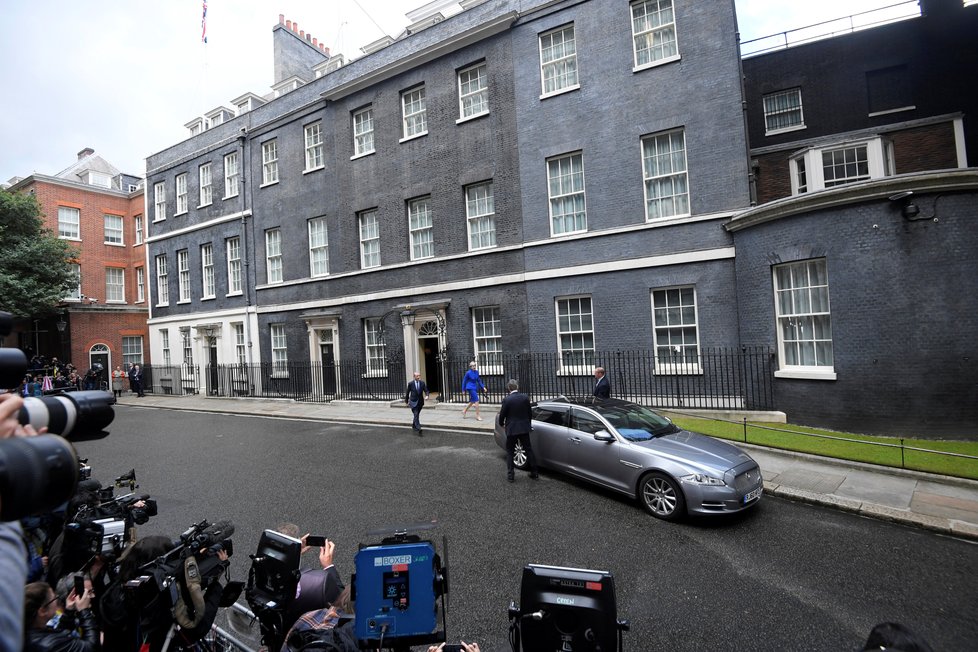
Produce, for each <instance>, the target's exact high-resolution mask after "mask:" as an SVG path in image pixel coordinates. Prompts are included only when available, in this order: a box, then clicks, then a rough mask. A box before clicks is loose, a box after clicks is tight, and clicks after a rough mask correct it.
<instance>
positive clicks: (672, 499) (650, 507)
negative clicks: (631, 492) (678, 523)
mask: <svg viewBox="0 0 978 652" xmlns="http://www.w3.org/2000/svg"><path fill="white" fill-rule="evenodd" d="M638 499H639V500H640V501H642V506H643V507H644V508H645V509H646V511H648V513H649V514H651V515H652V516H655V517H656V518H661V519H664V520H667V521H675V520H678V519H680V518H682V517H683V516H685V515H686V499H685V498H684V497H683V492H682V490H681V489H680V488H679V484H678V483H677V482H676V481H675V480H673V479H672V478H670V477H669V476H667V475H665V474H662V473H649V474H648V475H646V476H644V477H643V478H642V480H641V481H640V482H639V483H638Z"/></svg>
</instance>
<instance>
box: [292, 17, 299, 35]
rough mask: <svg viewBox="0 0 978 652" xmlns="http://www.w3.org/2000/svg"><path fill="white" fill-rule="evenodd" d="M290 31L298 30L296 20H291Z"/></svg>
mask: <svg viewBox="0 0 978 652" xmlns="http://www.w3.org/2000/svg"><path fill="white" fill-rule="evenodd" d="M292 31H293V32H298V31H299V23H298V22H296V21H294V20H293V21H292Z"/></svg>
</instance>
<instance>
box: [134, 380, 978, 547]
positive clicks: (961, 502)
mask: <svg viewBox="0 0 978 652" xmlns="http://www.w3.org/2000/svg"><path fill="white" fill-rule="evenodd" d="M119 405H124V406H128V405H134V406H140V407H152V408H165V409H172V410H191V411H198V412H213V413H217V414H237V415H242V414H247V415H252V416H267V417H277V418H289V419H310V420H314V421H330V422H340V423H343V422H347V423H370V424H375V425H392V426H403V427H405V428H409V427H410V426H411V411H410V410H409V409H408V408H407V406H402V405H400V404H388V403H384V402H373V401H334V402H332V403H301V402H294V401H291V400H288V399H280V400H264V399H251V398H249V399H233V398H211V397H204V396H199V395H194V396H154V395H147V396H146V397H144V398H138V397H136V396H135V395H125V396H123V397H122V398H121V399H119ZM497 410H498V408H497V407H496V406H492V405H487V406H484V407H483V410H482V421H477V420H476V419H475V415H474V414H472V413H471V412H472V411H471V410H470V414H469V415H468V418H466V419H463V418H462V406H461V405H459V404H451V403H437V404H434V405H432V404H431V403H429V404H428V405H426V406H425V408H424V410H423V411H422V412H421V422H422V425H423V426H424V427H425V429H429V430H431V429H438V430H452V431H467V432H475V433H481V434H486V435H489V434H491V433H492V429H493V423H494V421H495V417H496V412H497ZM737 445H738V446H740V447H741V448H743V449H745V450H746V451H747V452H748V453H749V454H750V455H751V456H752V457H753V458H754V459H755V460H757V463H758V464H759V465H760V467H761V472H762V473H763V475H764V478H765V480H764V491H765V492H766V493H768V494H772V495H775V496H782V497H784V498H788V499H790V500H799V501H803V502H808V503H814V504H818V505H826V506H829V507H834V508H837V509H841V510H845V511H849V512H855V513H858V514H862V515H864V516H869V517H872V518H879V519H882V520H886V521H894V522H898V523H905V524H908V525H915V526H917V527H922V528H926V529H929V530H935V531H937V532H942V533H945V534H950V535H953V536H958V537H962V538H967V539H972V540H975V541H978V482H976V481H973V480H964V479H959V478H951V477H947V476H941V475H933V474H930V473H920V472H917V471H905V470H902V469H890V468H886V467H880V466H875V465H872V464H862V463H859V462H846V461H842V460H833V459H831V458H825V457H818V456H815V455H806V454H803V453H791V452H785V451H778V450H775V449H771V448H764V447H761V446H754V445H750V444H737Z"/></svg>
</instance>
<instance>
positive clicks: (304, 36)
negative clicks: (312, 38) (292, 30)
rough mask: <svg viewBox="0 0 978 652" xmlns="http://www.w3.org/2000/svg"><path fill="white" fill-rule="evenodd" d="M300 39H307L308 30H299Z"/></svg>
mask: <svg viewBox="0 0 978 652" xmlns="http://www.w3.org/2000/svg"><path fill="white" fill-rule="evenodd" d="M299 38H306V30H304V29H300V30H299Z"/></svg>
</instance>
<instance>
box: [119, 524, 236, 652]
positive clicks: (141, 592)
mask: <svg viewBox="0 0 978 652" xmlns="http://www.w3.org/2000/svg"><path fill="white" fill-rule="evenodd" d="M186 545H187V544H186V543H183V542H182V543H179V544H177V545H174V543H173V541H171V540H170V539H169V538H167V537H163V536H149V537H144V538H142V539H140V540H139V541H137V542H136V543H135V544H133V545H132V546H131V547H130V548H129V549H128V550H127V551H126V552H125V553H124V554H123V556H122V557H121V559H120V563H119V572H118V576H117V578H116V579H115V581H114V582H112V584H111V585H109V587H108V589H107V590H106V592H105V594H104V595H103V596H102V598H101V600H100V607H101V609H100V614H101V617H102V622H103V629H104V631H105V638H104V641H103V643H104V646H105V648H106V649H111V650H120V651H122V652H126V651H129V650H132V651H133V652H135V651H136V650H144V649H145V650H147V651H149V652H158V651H159V650H162V649H163V647H164V646H165V645H166V641H167V638H168V636H169V634H170V631H171V629H173V631H174V637H173V643H175V644H176V645H177V647H180V646H184V645H191V644H193V643H195V642H196V641H198V640H200V639H201V638H202V637H203V636H204V635H205V634H206V633H207V632H208V630H210V627H211V625H212V624H213V622H214V618H215V617H216V616H217V610H218V608H219V606H220V602H221V596H222V593H223V590H224V587H223V586H222V585H221V583H220V582H219V581H218V580H217V579H216V578H215V577H213V576H212V575H207V574H204V573H203V572H200V571H198V566H197V556H198V555H200V556H201V558H202V559H207V558H209V557H213V558H215V559H216V560H217V563H216V564H215V565H213V566H212V570H217V571H218V572H220V571H223V570H224V569H226V568H227V565H228V562H227V559H228V554H227V552H225V551H224V550H223V549H218V550H216V551H211V550H207V549H205V550H201V551H197V550H188V549H186V548H185V546H186ZM184 552H186V553H189V554H185V555H184V554H182V553H184ZM176 553H181V554H180V555H179V556H176ZM205 581H206V582H208V583H207V585H206V588H205V587H204V585H203V584H202V582H205ZM171 582H172V584H171ZM171 589H173V590H172V592H171ZM173 596H176V601H175V602H174V597H173ZM174 621H176V622H174ZM177 625H180V627H179V628H177ZM144 645H145V646H146V647H145V648H144V647H142V646H144Z"/></svg>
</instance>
